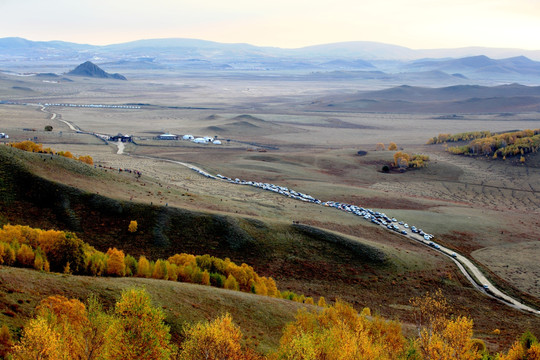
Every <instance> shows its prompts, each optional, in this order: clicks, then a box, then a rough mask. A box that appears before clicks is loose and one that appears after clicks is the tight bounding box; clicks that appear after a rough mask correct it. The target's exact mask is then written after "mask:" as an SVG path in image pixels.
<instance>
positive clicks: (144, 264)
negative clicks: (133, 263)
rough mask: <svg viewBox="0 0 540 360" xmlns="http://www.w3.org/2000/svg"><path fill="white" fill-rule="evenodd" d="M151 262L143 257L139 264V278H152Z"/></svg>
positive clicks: (140, 258)
mask: <svg viewBox="0 0 540 360" xmlns="http://www.w3.org/2000/svg"><path fill="white" fill-rule="evenodd" d="M150 275H151V273H150V262H149V261H148V259H146V257H144V256H143V255H141V256H140V257H139V261H138V263H137V276H138V277H150Z"/></svg>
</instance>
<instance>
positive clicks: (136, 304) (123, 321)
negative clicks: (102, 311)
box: [105, 289, 176, 360]
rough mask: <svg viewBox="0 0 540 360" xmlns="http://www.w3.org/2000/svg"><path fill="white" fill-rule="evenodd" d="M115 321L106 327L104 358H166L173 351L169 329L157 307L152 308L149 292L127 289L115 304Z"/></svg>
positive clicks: (171, 355)
mask: <svg viewBox="0 0 540 360" xmlns="http://www.w3.org/2000/svg"><path fill="white" fill-rule="evenodd" d="M115 314H116V316H117V321H115V322H114V323H113V324H112V325H111V326H110V327H109V328H108V330H107V333H106V337H107V338H108V339H110V341H108V342H107V345H106V349H105V353H106V357H107V359H110V360H115V359H144V360H150V359H155V360H158V359H159V360H167V359H170V358H171V357H173V355H174V354H175V352H176V348H175V346H174V344H172V343H171V342H170V339H171V335H170V332H169V331H170V329H169V327H168V326H167V325H165V323H164V322H163V320H164V319H165V315H164V314H163V311H162V310H161V309H160V308H157V307H153V306H152V304H151V301H150V297H149V295H148V293H146V291H144V290H136V289H130V290H126V291H124V292H122V296H121V299H120V300H119V301H118V302H117V303H116V306H115Z"/></svg>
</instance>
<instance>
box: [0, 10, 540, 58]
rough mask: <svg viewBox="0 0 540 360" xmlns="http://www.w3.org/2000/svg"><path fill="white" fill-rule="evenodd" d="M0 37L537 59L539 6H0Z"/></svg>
mask: <svg viewBox="0 0 540 360" xmlns="http://www.w3.org/2000/svg"><path fill="white" fill-rule="evenodd" d="M0 14H1V15H2V20H1V21H0V37H8V36H19V37H24V38H27V39H30V40H64V41H72V42H77V43H88V44H94V45H104V44H113V43H120V42H126V41H131V40H138V39H152V38H173V37H175V38H196V39H204V40H212V41H219V42H228V43H236V42H244V43H250V44H253V45H259V46H278V47H302V46H308V45H315V44H324V43H330V42H340V41H377V42H385V43H390V44H396V45H402V46H406V47H410V48H414V49H425V48H454V47H464V46H489V47H511V48H523V49H529V50H539V49H540V0H369V1H366V0H311V1H308V0H176V1H172V0H85V1H81V0H0Z"/></svg>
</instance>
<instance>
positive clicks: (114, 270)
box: [106, 248, 126, 276]
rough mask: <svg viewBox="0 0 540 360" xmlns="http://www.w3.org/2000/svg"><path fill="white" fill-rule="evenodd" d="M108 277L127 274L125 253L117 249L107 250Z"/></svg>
mask: <svg viewBox="0 0 540 360" xmlns="http://www.w3.org/2000/svg"><path fill="white" fill-rule="evenodd" d="M106 255H107V275H111V276H124V275H125V274H126V264H125V263H124V258H125V255H124V252H123V251H122V250H118V249H117V248H112V249H109V250H107V254H106Z"/></svg>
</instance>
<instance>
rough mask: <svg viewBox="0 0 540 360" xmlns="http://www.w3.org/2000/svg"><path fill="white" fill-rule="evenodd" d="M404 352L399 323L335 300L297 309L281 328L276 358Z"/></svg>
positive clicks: (380, 355)
mask: <svg viewBox="0 0 540 360" xmlns="http://www.w3.org/2000/svg"><path fill="white" fill-rule="evenodd" d="M404 352H405V338H404V337H403V335H402V333H401V325H400V324H399V323H397V322H392V321H385V320H383V319H378V318H376V319H374V320H370V319H368V318H367V317H365V316H361V315H359V314H358V313H357V312H356V310H354V309H353V308H352V306H350V305H348V304H345V303H343V302H341V301H337V302H336V303H335V305H334V306H331V307H328V308H325V309H324V310H323V311H322V312H307V311H305V310H301V311H300V312H299V313H298V314H297V316H296V321H295V322H294V323H291V324H289V325H287V326H286V327H285V330H284V332H283V336H282V338H281V340H280V347H279V349H278V351H277V354H276V355H277V356H276V358H277V359H328V360H334V359H335V360H338V359H388V360H389V359H396V358H399V356H401V355H402V354H403V353H404Z"/></svg>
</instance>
